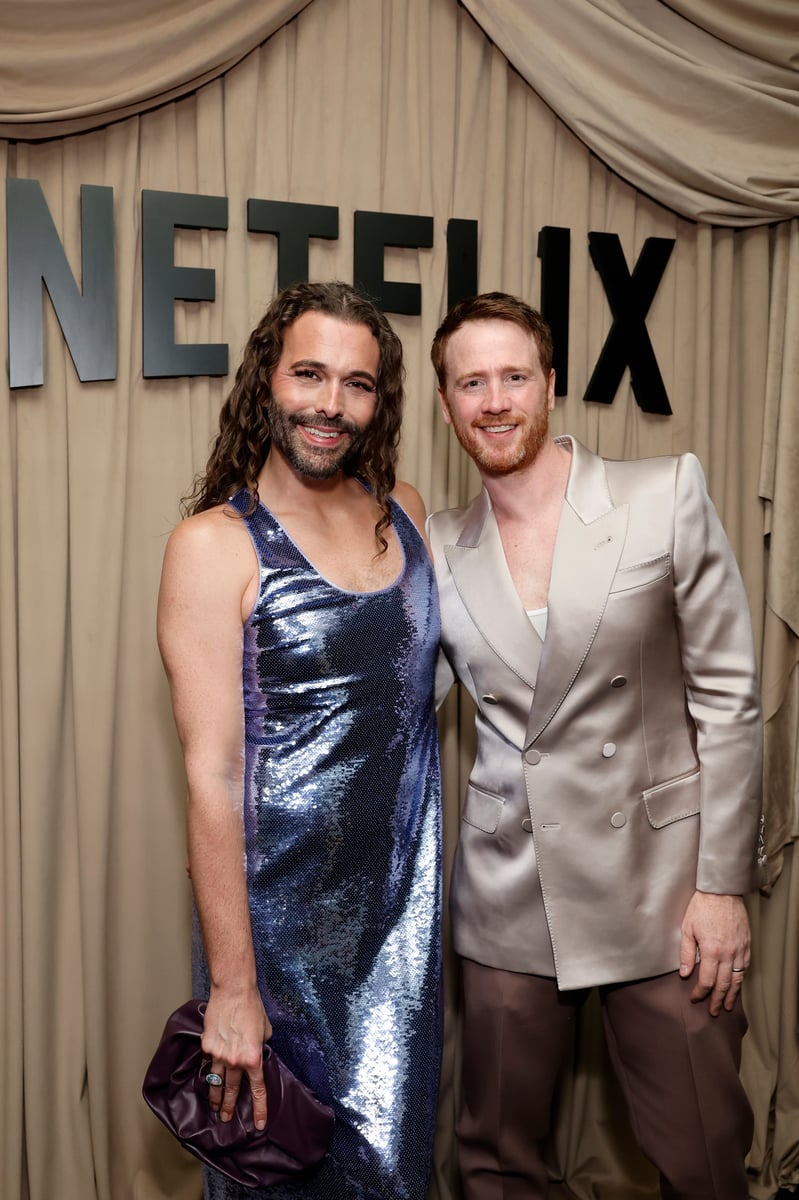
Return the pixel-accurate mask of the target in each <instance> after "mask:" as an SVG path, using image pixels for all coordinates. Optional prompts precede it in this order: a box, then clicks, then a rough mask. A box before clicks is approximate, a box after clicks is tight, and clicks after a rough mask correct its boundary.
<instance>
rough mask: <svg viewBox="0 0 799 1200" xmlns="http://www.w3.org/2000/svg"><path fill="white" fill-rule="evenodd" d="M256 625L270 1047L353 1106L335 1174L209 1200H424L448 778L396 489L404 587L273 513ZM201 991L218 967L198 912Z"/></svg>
mask: <svg viewBox="0 0 799 1200" xmlns="http://www.w3.org/2000/svg"><path fill="white" fill-rule="evenodd" d="M248 500H249V496H248V493H247V492H246V491H242V492H238V493H237V494H236V495H235V496H234V497H233V498H232V499H231V500H230V504H231V506H232V507H233V508H234V509H236V510H237V511H238V512H239V513H240V514H241V515H242V517H243V519H244V523H245V525H246V527H247V529H248V531H249V534H250V537H251V538H252V541H253V544H254V546H255V550H256V553H257V555H258V560H259V563H260V577H261V578H260V589H259V593H258V598H257V601H256V603H255V607H254V609H253V612H252V614H251V616H250V618H249V619H248V621H247V622H246V624H245V626H244V671H243V686H244V708H245V793H244V817H245V831H246V844H247V886H248V892H249V903H250V912H251V918H252V933H253V942H254V946H255V957H256V964H257V970H258V982H259V987H260V990H261V994H262V996H263V1000H264V1006H265V1008H266V1011H267V1013H268V1015H269V1018H270V1020H271V1022H272V1027H273V1030H274V1033H273V1037H272V1045H273V1047H274V1049H275V1050H276V1051H277V1053H278V1054H279V1055H280V1056H281V1057H282V1058H283V1060H284V1061H285V1062H286V1063H287V1064H288V1066H289V1067H290V1068H291V1069H292V1070H293V1071H294V1073H295V1074H296V1075H297V1076H298V1077H299V1078H300V1079H302V1080H303V1081H304V1082H305V1083H307V1084H308V1085H309V1086H310V1087H311V1088H312V1089H313V1090H314V1091H315V1092H316V1094H317V1095H318V1096H319V1097H320V1099H322V1100H324V1101H325V1102H326V1103H328V1104H330V1105H332V1107H333V1109H334V1112H335V1128H334V1134H333V1141H332V1145H331V1148H330V1151H329V1152H328V1154H327V1156H326V1158H325V1160H324V1162H323V1164H322V1166H321V1167H320V1168H319V1169H318V1170H317V1171H316V1172H315V1173H314V1174H313V1175H311V1176H309V1177H307V1178H305V1179H303V1180H302V1181H301V1182H297V1183H291V1184H281V1185H279V1186H277V1187H273V1188H268V1189H265V1190H263V1191H253V1190H252V1189H248V1188H242V1187H240V1186H239V1185H237V1184H235V1183H233V1182H232V1181H231V1180H229V1179H227V1177H226V1176H223V1175H221V1174H219V1173H218V1172H216V1171H213V1170H209V1169H208V1168H204V1174H205V1194H206V1197H207V1200H246V1198H247V1197H250V1198H252V1197H260V1196H263V1197H264V1200H266V1198H267V1197H268V1200H424V1197H425V1194H426V1190H427V1182H428V1176H429V1171H430V1159H431V1154H432V1144H433V1133H434V1126H435V1117H436V1103H437V1093H438V1082H439V1065H440V1057H441V997H440V967H441V962H440V959H441V950H440V912H441V896H440V888H441V884H440V880H441V834H440V808H441V805H440V780H439V763H438V742H437V735H436V726H435V718H434V707H433V676H434V669H435V660H436V655H437V652H438V637H439V614H438V599H437V593H436V589H435V582H434V576H433V569H432V566H431V564H430V561H429V558H428V555H427V551H426V549H425V546H424V543H423V542H422V539H421V537H420V536H419V533H418V531H417V530H416V528H415V527H414V525H413V523H412V522H411V520H410V519H409V518H408V517H407V516H406V514H405V513H404V511H403V510H402V509H401V508H400V507H399V506H398V505H396V504H395V503H394V502H393V501H392V528H393V529H394V530H395V532H396V534H397V536H398V538H399V541H400V544H401V546H402V550H403V556H404V564H403V567H402V570H401V572H400V575H399V577H398V579H397V580H396V581H395V582H394V583H393V584H392V585H390V586H389V587H386V588H382V589H380V590H379V591H375V592H348V591H345V590H343V589H341V588H338V587H335V586H334V585H333V584H331V583H329V582H328V581H327V580H325V579H324V578H323V577H322V576H321V575H320V574H319V572H318V571H317V570H316V569H315V568H314V567H313V566H312V565H311V564H310V563H309V561H308V560H307V559H306V558H305V557H304V555H303V554H302V553H301V551H300V550H299V548H298V547H297V546H296V545H295V544H294V543H293V542H292V541H291V539H290V538H289V537H288V535H287V534H286V532H285V531H284V530H283V528H282V527H281V526H280V524H279V523H278V522H277V520H276V519H275V518H274V517H273V515H272V514H271V513H270V512H269V510H268V509H267V508H265V507H264V506H263V505H259V506H258V508H257V509H256V510H255V512H254V513H253V514H252V515H251V516H249V517H246V516H244V512H245V511H246V507H247V503H248ZM193 949H194V954H193V960H194V985H195V995H201V996H202V995H206V996H207V995H208V992H209V980H208V970H207V966H206V963H205V959H204V954H203V948H202V940H201V937H200V934H199V930H198V927H197V923H196V921H195V936H194V947H193Z"/></svg>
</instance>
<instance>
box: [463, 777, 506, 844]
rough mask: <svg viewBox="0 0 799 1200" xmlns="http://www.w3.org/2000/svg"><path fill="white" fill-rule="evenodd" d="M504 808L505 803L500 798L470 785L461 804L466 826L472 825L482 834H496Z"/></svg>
mask: <svg viewBox="0 0 799 1200" xmlns="http://www.w3.org/2000/svg"><path fill="white" fill-rule="evenodd" d="M504 807H505V801H504V800H503V799H502V797H501V796H494V795H493V794H492V793H491V792H483V791H481V789H480V788H477V787H475V786H474V784H472V783H470V784H469V786H468V787H467V789H466V799H465V801H464V804H463V819H464V821H465V822H466V824H467V825H474V827H475V829H481V830H482V831H483V833H496V831H497V826H498V825H499V820H500V817H501V816H502V810H503V808H504Z"/></svg>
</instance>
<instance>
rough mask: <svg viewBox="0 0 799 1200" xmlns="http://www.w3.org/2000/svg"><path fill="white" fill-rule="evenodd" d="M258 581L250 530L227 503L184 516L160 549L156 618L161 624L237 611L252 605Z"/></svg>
mask: <svg viewBox="0 0 799 1200" xmlns="http://www.w3.org/2000/svg"><path fill="white" fill-rule="evenodd" d="M257 581H258V560H257V557H256V554H255V549H254V547H253V544H252V541H251V539H250V535H249V533H248V532H247V529H246V527H245V525H244V523H243V521H242V520H241V518H240V517H239V515H238V514H237V513H235V512H233V510H232V509H230V508H228V507H227V506H226V505H219V506H218V507H216V508H209V509H208V510H207V511H206V512H202V513H196V514H195V515H194V516H191V517H186V519H185V520H184V521H181V523H180V524H179V525H177V526H176V527H175V529H173V531H172V533H171V534H170V536H169V541H168V542H167V547H166V552H165V554H164V565H163V570H162V572H161V587H160V591H159V598H158V623H159V629H160V630H163V629H164V628H166V627H168V626H169V625H170V624H171V623H174V622H179V621H180V622H184V621H186V620H187V618H188V617H189V615H190V614H196V615H197V617H198V619H205V618H206V617H208V618H213V617H214V614H222V616H223V617H224V614H225V613H228V612H230V613H236V614H239V616H238V619H239V621H241V619H242V617H241V614H242V613H245V612H247V611H249V610H248V608H247V605H248V604H249V605H250V606H251V605H252V602H253V600H254V594H255V590H257Z"/></svg>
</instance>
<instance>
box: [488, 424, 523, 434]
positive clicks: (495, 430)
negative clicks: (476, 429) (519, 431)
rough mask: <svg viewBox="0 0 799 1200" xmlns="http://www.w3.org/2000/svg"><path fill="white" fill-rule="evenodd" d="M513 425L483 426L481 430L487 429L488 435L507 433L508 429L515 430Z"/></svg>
mask: <svg viewBox="0 0 799 1200" xmlns="http://www.w3.org/2000/svg"><path fill="white" fill-rule="evenodd" d="M515 428H516V426H515V425H484V426H483V429H487V430H488V432H489V433H507V431H508V430H509V429H515Z"/></svg>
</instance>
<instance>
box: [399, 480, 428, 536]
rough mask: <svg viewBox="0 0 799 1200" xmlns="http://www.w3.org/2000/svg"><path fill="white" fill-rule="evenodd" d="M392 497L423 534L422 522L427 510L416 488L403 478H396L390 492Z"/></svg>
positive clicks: (423, 534)
mask: <svg viewBox="0 0 799 1200" xmlns="http://www.w3.org/2000/svg"><path fill="white" fill-rule="evenodd" d="M391 496H392V499H394V500H396V502H397V504H399V506H400V508H402V509H404V511H405V512H406V513H407V514H408V516H409V517H410V518H411V520H412V521H413V523H414V525H415V526H416V528H417V529H418V530H419V532H420V533H421V535H422V537H424V536H425V532H424V523H425V518H426V516H427V511H426V509H425V506H424V500H423V499H422V497H421V496H420V495H419V493H418V492H417V490H416V488H415V487H413V486H412V485H411V484H410V483H406V482H405V480H404V479H398V480H397V482H396V484H395V485H394V491H393V492H392V493H391Z"/></svg>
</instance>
